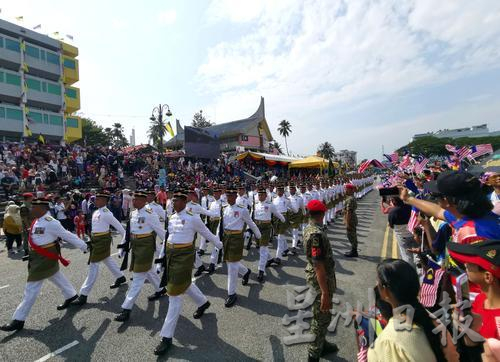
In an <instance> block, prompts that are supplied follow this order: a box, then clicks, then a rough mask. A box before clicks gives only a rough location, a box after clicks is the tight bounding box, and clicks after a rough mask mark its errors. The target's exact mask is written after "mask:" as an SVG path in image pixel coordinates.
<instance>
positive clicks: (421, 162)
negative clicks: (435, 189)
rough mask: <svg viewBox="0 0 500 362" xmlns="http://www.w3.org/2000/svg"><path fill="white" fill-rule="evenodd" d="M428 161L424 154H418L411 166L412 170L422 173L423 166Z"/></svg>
mask: <svg viewBox="0 0 500 362" xmlns="http://www.w3.org/2000/svg"><path fill="white" fill-rule="evenodd" d="M428 163H429V159H428V158H427V157H425V156H422V155H420V156H418V157H417V158H416V160H415V165H414V166H413V171H415V173H422V171H423V170H424V168H425V166H427V164H428Z"/></svg>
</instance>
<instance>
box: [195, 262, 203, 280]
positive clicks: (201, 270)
mask: <svg viewBox="0 0 500 362" xmlns="http://www.w3.org/2000/svg"><path fill="white" fill-rule="evenodd" d="M205 270H206V269H205V265H203V264H202V265H201V266H200V267H199V268H198V270H196V272H195V273H194V276H195V278H196V277H199V276H200V275H201V274H203V272H204V271H205Z"/></svg>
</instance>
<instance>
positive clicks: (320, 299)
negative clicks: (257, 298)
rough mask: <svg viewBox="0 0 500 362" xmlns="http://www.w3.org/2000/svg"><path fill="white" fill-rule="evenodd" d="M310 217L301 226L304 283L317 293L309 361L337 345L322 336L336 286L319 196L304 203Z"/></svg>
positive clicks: (314, 359) (329, 351)
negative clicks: (302, 230) (302, 226)
mask: <svg viewBox="0 0 500 362" xmlns="http://www.w3.org/2000/svg"><path fill="white" fill-rule="evenodd" d="M307 209H308V211H309V215H310V220H309V224H308V225H307V226H306V227H305V229H304V251H305V254H306V256H307V266H306V269H305V272H306V280H307V283H308V284H309V285H310V286H311V288H313V289H314V290H315V291H316V293H317V295H316V298H315V300H314V303H313V306H312V312H313V320H312V323H311V332H312V333H313V334H314V335H315V336H316V338H315V340H314V341H313V342H311V344H309V348H308V352H309V359H308V360H309V361H319V358H320V357H322V356H325V355H327V354H329V353H334V352H337V351H338V347H337V346H336V345H335V344H333V343H329V342H327V341H326V340H325V336H326V332H327V328H328V325H329V324H330V321H331V319H332V314H331V313H330V310H331V308H332V298H333V292H334V291H335V288H336V280H335V261H334V260H333V252H332V248H331V246H330V242H329V241H328V238H327V236H326V228H325V226H324V225H323V217H324V216H325V212H326V211H327V208H326V206H325V205H324V204H323V203H322V202H321V201H319V200H312V201H310V202H309V203H308V204H307Z"/></svg>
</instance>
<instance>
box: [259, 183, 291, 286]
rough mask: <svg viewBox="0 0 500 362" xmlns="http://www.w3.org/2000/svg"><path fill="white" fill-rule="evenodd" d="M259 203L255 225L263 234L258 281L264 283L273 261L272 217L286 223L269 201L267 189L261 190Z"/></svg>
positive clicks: (260, 243)
mask: <svg viewBox="0 0 500 362" xmlns="http://www.w3.org/2000/svg"><path fill="white" fill-rule="evenodd" d="M258 195H259V201H258V202H257V203H256V204H255V212H254V220H255V224H256V225H257V227H258V228H259V230H260V232H261V234H262V235H261V238H260V239H259V241H258V244H259V247H260V248H259V267H258V269H259V275H258V276H257V280H258V281H259V282H261V283H262V282H263V281H264V271H265V268H266V267H268V266H270V265H271V263H272V259H270V258H269V247H268V245H269V241H270V239H271V229H272V225H271V220H272V216H275V217H276V218H278V219H279V220H280V221H281V222H285V221H286V220H285V218H284V217H283V215H282V214H280V213H279V212H278V210H277V209H276V206H274V204H273V203H272V202H269V201H267V200H266V199H267V193H266V189H265V188H261V189H259V193H258Z"/></svg>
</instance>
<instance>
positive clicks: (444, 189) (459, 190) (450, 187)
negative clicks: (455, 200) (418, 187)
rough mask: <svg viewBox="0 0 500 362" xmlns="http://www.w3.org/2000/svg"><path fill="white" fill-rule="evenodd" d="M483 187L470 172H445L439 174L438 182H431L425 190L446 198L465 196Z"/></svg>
mask: <svg viewBox="0 0 500 362" xmlns="http://www.w3.org/2000/svg"><path fill="white" fill-rule="evenodd" d="M480 187H481V182H480V181H479V179H478V178H477V177H475V176H474V175H473V174H471V173H469V172H459V171H445V172H442V173H440V174H439V176H438V178H437V180H436V181H430V182H428V183H427V184H426V185H425V188H426V189H427V190H428V191H429V192H431V193H435V194H442V195H445V196H465V195H467V194H471V193H473V192H475V191H477V190H479V188H480Z"/></svg>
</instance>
